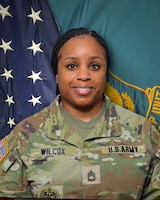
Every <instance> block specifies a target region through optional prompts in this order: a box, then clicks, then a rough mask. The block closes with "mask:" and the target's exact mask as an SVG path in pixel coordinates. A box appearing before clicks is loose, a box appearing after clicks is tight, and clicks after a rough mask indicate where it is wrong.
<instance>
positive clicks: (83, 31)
mask: <svg viewBox="0 0 160 200" xmlns="http://www.w3.org/2000/svg"><path fill="white" fill-rule="evenodd" d="M81 35H90V36H92V37H94V38H95V39H96V40H97V42H99V44H100V45H101V46H102V47H103V48H104V50H105V53H106V59H107V64H108V61H109V58H108V48H107V44H106V42H105V40H104V39H103V38H102V37H101V36H100V35H98V34H97V33H96V31H89V30H88V29H86V28H74V29H71V30H69V31H67V32H66V33H64V34H62V35H60V37H59V38H58V40H57V41H56V43H55V45H54V48H53V52H52V61H51V65H52V69H53V73H54V75H55V76H56V75H57V73H58V54H59V51H60V49H61V47H62V46H63V45H64V44H65V43H66V42H67V41H68V40H70V39H71V38H74V37H77V36H81ZM56 93H57V94H59V89H58V87H57V91H56Z"/></svg>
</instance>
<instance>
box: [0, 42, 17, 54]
mask: <svg viewBox="0 0 160 200" xmlns="http://www.w3.org/2000/svg"><path fill="white" fill-rule="evenodd" d="M1 41H2V44H1V45H0V48H2V49H3V50H4V53H5V54H6V52H7V50H11V51H14V50H13V49H12V48H11V47H10V44H11V42H12V41H9V42H5V41H4V40H3V39H1Z"/></svg>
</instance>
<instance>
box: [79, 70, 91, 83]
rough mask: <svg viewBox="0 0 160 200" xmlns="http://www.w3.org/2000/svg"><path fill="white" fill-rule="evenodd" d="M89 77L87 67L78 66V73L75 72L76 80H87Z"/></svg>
mask: <svg viewBox="0 0 160 200" xmlns="http://www.w3.org/2000/svg"><path fill="white" fill-rule="evenodd" d="M90 79H91V73H90V70H89V69H88V67H86V66H83V67H79V69H78V74H77V80H82V81H87V80H90Z"/></svg>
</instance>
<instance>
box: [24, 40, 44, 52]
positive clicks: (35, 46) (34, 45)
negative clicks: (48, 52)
mask: <svg viewBox="0 0 160 200" xmlns="http://www.w3.org/2000/svg"><path fill="white" fill-rule="evenodd" d="M40 45H41V42H40V43H37V44H36V43H35V42H34V41H33V40H32V46H30V47H28V48H27V49H30V50H32V51H33V55H35V54H36V53H37V51H40V52H43V51H42V49H40Z"/></svg>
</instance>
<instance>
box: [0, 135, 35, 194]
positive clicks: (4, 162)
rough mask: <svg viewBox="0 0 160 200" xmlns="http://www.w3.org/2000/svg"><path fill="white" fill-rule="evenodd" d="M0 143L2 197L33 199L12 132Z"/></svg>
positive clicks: (0, 187) (0, 192)
mask: <svg viewBox="0 0 160 200" xmlns="http://www.w3.org/2000/svg"><path fill="white" fill-rule="evenodd" d="M0 143H1V154H0V197H32V195H31V192H30V191H29V187H28V181H27V171H26V167H25V165H24V164H23V162H22V161H21V159H20V157H19V152H18V142H17V140H16V138H15V137H14V135H13V134H12V132H11V133H10V134H9V136H6V137H5V138H4V139H2V140H1V141H0ZM2 149H3V151H2Z"/></svg>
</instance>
